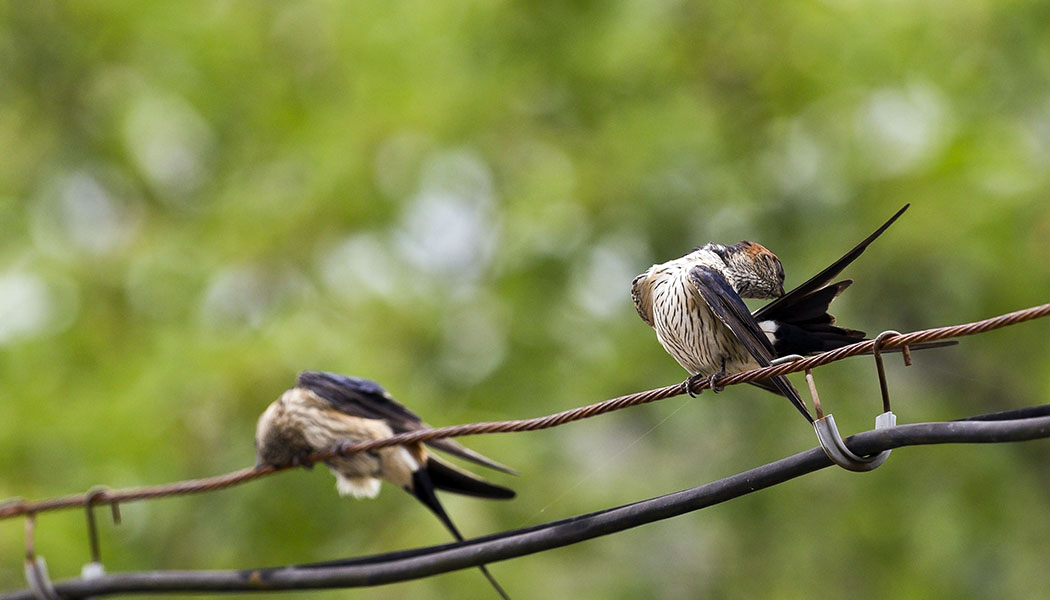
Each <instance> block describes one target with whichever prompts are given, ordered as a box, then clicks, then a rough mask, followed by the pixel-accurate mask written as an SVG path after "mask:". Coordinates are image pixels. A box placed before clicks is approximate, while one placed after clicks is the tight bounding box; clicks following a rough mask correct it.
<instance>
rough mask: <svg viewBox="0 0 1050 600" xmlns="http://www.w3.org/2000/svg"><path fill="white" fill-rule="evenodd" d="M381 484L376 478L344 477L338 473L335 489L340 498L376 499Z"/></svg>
mask: <svg viewBox="0 0 1050 600" xmlns="http://www.w3.org/2000/svg"><path fill="white" fill-rule="evenodd" d="M380 483H381V482H380V481H379V480H378V479H376V478H375V477H344V476H342V475H340V474H338V473H336V475H335V489H336V490H338V491H339V495H340V496H353V497H354V498H358V499H361V498H375V497H376V496H378V495H379V484H380Z"/></svg>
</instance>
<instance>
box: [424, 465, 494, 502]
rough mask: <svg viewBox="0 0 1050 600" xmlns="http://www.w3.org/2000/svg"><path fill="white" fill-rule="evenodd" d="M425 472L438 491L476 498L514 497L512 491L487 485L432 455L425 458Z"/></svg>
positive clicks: (482, 480) (491, 484) (478, 478)
mask: <svg viewBox="0 0 1050 600" xmlns="http://www.w3.org/2000/svg"><path fill="white" fill-rule="evenodd" d="M426 470H427V475H428V476H430V481H431V483H432V485H433V486H434V487H435V488H437V489H439V490H445V491H446V492H454V493H456V494H462V495H464V496H474V497H476V498H493V499H498V500H508V499H510V498H513V497H514V490H512V489H510V488H505V487H503V486H502V485H496V484H494V483H489V482H487V481H485V480H484V479H481V478H480V477H476V476H474V475H472V474H471V473H468V472H466V471H463V470H461V469H457V468H456V467H454V466H452V465H450V464H448V463H446V462H444V461H442V460H441V459H439V458H437V457H435V456H433V455H431V456H429V457H428V458H427V466H426Z"/></svg>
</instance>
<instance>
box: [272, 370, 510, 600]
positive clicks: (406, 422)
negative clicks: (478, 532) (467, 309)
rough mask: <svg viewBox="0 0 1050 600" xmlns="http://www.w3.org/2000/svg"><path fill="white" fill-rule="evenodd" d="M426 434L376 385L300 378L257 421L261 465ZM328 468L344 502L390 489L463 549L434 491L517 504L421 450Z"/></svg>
mask: <svg viewBox="0 0 1050 600" xmlns="http://www.w3.org/2000/svg"><path fill="white" fill-rule="evenodd" d="M426 427H428V426H427V424H426V423H424V422H423V421H422V420H421V419H420V418H419V416H417V415H416V414H415V413H413V412H412V411H410V410H409V409H408V408H406V407H405V406H404V405H402V404H401V403H399V402H398V401H396V400H394V398H393V397H392V396H390V394H389V393H387V391H386V390H385V389H383V387H382V386H380V385H379V384H378V383H376V382H374V381H371V380H368V379H361V378H357V377H349V376H346V375H338V374H335V373H324V372H319V371H303V372H302V373H300V374H299V378H298V381H297V385H296V387H294V388H292V389H290V390H288V391H287V392H285V393H284V394H283V395H282V396H281V397H280V398H278V399H277V400H275V401H274V402H273V403H272V404H270V406H269V407H267V409H266V411H265V412H263V414H262V416H260V417H259V423H258V425H257V427H256V434H255V447H256V464H257V465H273V466H286V465H289V464H299V463H300V462H301V461H302V459H304V458H305V457H306V456H307V455H309V454H311V453H313V452H317V451H319V450H324V449H326V448H331V447H333V446H336V445H338V444H341V443H343V442H356V441H365V440H375V439H382V438H386V437H390V436H391V435H394V434H396V433H403V432H407V431H415V430H419V429H423V428H426ZM427 445H428V446H431V447H433V448H435V449H438V450H442V451H444V452H448V453H449V454H452V455H455V456H458V457H460V458H463V459H466V460H469V461H472V462H475V463H477V464H479V465H483V466H486V467H489V468H491V469H496V470H498V471H503V472H505V473H514V471H513V470H512V469H510V468H508V467H506V466H504V465H501V464H500V463H498V462H496V461H493V460H490V459H488V458H486V457H484V456H482V455H481V454H478V453H477V452H474V451H473V450H470V449H468V448H466V447H464V446H462V445H460V444H458V443H457V442H455V441H453V440H451V439H442V440H434V441H431V442H427ZM325 464H326V465H327V466H328V468H329V469H330V470H331V471H332V473H333V474H334V475H335V478H336V489H337V490H338V491H339V494H340V495H349V496H353V497H355V498H374V497H375V496H376V495H377V494H378V493H379V488H380V483H381V481H382V480H386V481H389V482H391V483H393V484H394V485H397V486H398V487H401V488H402V489H404V490H405V491H407V492H408V493H410V494H412V495H413V496H415V497H416V499H418V500H419V501H420V502H422V503H423V504H424V505H425V506H426V507H427V508H429V509H430V510H431V511H432V512H433V513H434V514H435V515H437V517H438V519H440V520H441V522H442V523H443V524H444V525H445V527H447V528H448V530H449V531H450V532H451V533H452V535H453V537H455V538H456V540H459V541H462V540H463V536H462V534H460V532H459V529H458V528H457V527H456V526H455V525H454V524H453V523H452V520H451V518H449V516H448V513H446V512H445V509H444V508H443V507H442V506H441V503H440V502H439V501H438V498H437V495H436V494H435V490H444V491H449V492H454V493H457V494H463V495H466V496H476V497H480V498H493V499H510V498H513V497H514V491H513V490H511V489H508V488H505V487H503V486H500V485H496V484H494V483H490V482H488V481H485V480H483V479H481V478H480V477H478V476H476V475H474V474H473V473H470V472H468V471H465V470H463V469H460V468H458V467H456V466H454V465H452V464H450V463H448V462H446V461H444V460H442V459H441V458H439V457H437V456H436V455H434V454H432V453H430V452H428V451H427V450H426V449H425V448H424V445H423V444H421V443H416V444H409V445H404V446H391V447H388V448H379V449H377V450H372V451H369V452H361V453H357V454H352V455H350V456H337V457H335V458H331V459H328V460H326V461H325ZM479 568H480V569H481V571H482V573H484V575H485V577H486V578H488V580H489V581H490V582H491V583H492V586H493V587H494V588H495V589H496V591H497V592H498V593H499V594H500V596H501V597H503V598H507V594H506V592H504V590H503V588H502V587H500V585H499V583H497V582H496V580H495V579H494V578H493V576H492V574H491V573H489V570H488V569H487V568H486V567H485V566H484V565H482V566H481V567H479Z"/></svg>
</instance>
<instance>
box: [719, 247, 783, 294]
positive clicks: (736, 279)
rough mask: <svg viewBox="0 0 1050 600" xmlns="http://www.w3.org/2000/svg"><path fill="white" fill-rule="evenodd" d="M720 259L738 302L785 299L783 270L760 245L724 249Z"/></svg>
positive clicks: (777, 260)
mask: <svg viewBox="0 0 1050 600" xmlns="http://www.w3.org/2000/svg"><path fill="white" fill-rule="evenodd" d="M723 259H724V260H725V263H726V267H727V271H728V274H729V276H730V277H731V278H732V279H733V287H734V288H735V289H736V292H737V294H740V297H741V298H759V299H764V300H770V299H773V298H779V297H780V296H783V295H784V266H783V265H781V264H780V259H779V258H777V256H776V255H775V254H773V253H772V252H770V251H769V250H767V249H766V248H765V247H764V246H762V245H761V244H756V243H754V242H748V241H743V242H739V243H737V244H733V245H732V246H727V247H726V252H725V253H724V254H723Z"/></svg>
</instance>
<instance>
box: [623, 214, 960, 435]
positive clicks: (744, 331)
mask: <svg viewBox="0 0 1050 600" xmlns="http://www.w3.org/2000/svg"><path fill="white" fill-rule="evenodd" d="M908 206H909V205H907V204H906V205H904V207H903V208H901V209H900V210H899V211H897V213H896V214H895V215H893V216H892V217H890V219H889V220H888V221H886V222H885V223H884V224H883V225H882V227H879V228H878V229H877V230H875V232H874V233H872V234H871V235H869V236H868V237H867V238H865V239H864V241H862V242H861V243H859V244H857V245H856V246H855V247H854V248H853V249H852V250H850V251H849V252H847V253H846V254H845V255H843V256H842V257H841V258H839V259H838V260H836V261H835V262H833V263H832V264H831V265H830V266H828V267H827V268H826V269H824V270H823V271H821V272H820V273H817V274H816V275H814V276H813V277H812V278H811V279H810V280H809V281H806V282H805V283H803V284H802V285H800V286H798V287H797V288H795V289H793V290H791V291H790V292H787V293H784V267H783V265H781V264H780V259H778V258H777V257H776V255H774V254H773V253H772V252H770V251H769V250H767V249H766V248H765V247H763V246H760V245H759V244H756V243H754V242H748V241H743V242H739V243H737V244H733V245H731V246H725V245H722V244H715V243H709V244H707V245H704V246H700V247H698V248H695V249H694V250H693V251H692V252H690V253H689V254H686V255H685V256H683V257H681V258H677V259H675V260H671V261H668V262H665V263H662V264H658V265H653V266H652V267H650V268H649V270H647V271H646V272H645V273H642V274H641V275H638V276H637V277H635V278H634V281H633V282H632V284H631V296H632V297H633V298H634V306H635V308H636V309H637V310H638V315H639V316H641V318H642V320H643V321H645V322H646V323H647V324H649V325H650V326H651V327H653V329H655V330H656V337H657V339H658V340H660V344H661V345H663V347H664V349H665V350H667V352H668V353H669V354H670V355H671V356H673V357H674V359H675V360H677V361H678V363H679V364H680V365H682V366H683V367H685V369H686V370H687V371H689V373H691V374H692V375H693V377H691V378H690V380H689V384H691V383H693V382H694V381H695V380H697V379H700V378H708V379H709V387H710V388H711V389H712V390H714V391H718V389H719V388H718V379H719V378H720V377H721V376H724V375H725V374H727V373H736V372H740V371H746V370H750V369H756V368H758V367H765V366H768V365H769V364H770V361H772V360H774V359H776V358H779V357H782V356H788V355H792V354H801V355H806V354H815V353H818V352H824V351H827V350H833V349H835V348H838V347H841V346H845V345H848V344H852V343H855V342H859V341H861V340H863V339H864V332H862V331H856V330H853V329H846V328H843V327H838V326H836V325H835V317H833V316H832V315H830V314H828V306H829V305H830V304H831V301H832V300H834V299H835V298H836V297H837V296H838V295H839V294H841V293H842V291H843V290H845V289H846V288H847V287H849V285H850V284H851V283H853V282H852V281H851V280H849V279H846V280H843V281H839V282H836V283H830V282H831V280H832V279H834V278H835V277H836V276H837V275H838V274H839V273H840V272H841V271H842V270H843V269H845V268H846V266H847V265H849V264H850V263H851V262H853V261H854V260H856V259H857V257H858V256H860V255H861V253H863V252H864V250H865V249H866V248H867V247H868V246H869V245H870V244H871V243H872V242H874V241H875V239H876V238H878V237H879V236H880V235H882V233H883V232H884V231H886V229H887V228H888V227H889V226H890V225H892V224H893V222H894V221H896V220H897V218H898V217H900V216H901V214H902V213H904V211H905V210H907V209H908ZM741 298H758V299H774V300H773V302H770V303H769V304H767V305H765V306H763V307H762V308H760V309H758V310H757V311H755V312H754V313H752V312H751V311H750V310H748V308H747V306H746V305H745V304H744V302H743V300H741ZM936 345H944V344H936ZM931 346H933V344H927V345H926V347H931ZM919 347H922V346H918V345H917V346H915V348H919ZM753 383H754V384H755V385H758V386H759V387H762V388H764V389H767V390H769V391H771V392H774V393H777V394H780V395H783V396H785V397H787V398H788V399H789V400H790V401H791V403H792V404H794V405H795V408H797V409H798V410H799V412H801V413H802V415H803V416H804V417H805V418H806V419H807V420H808V421H810V422H813V417H812V416H810V414H809V411H808V410H807V409H806V406H805V404H803V402H802V399H801V398H800V397H799V394H798V391H797V390H795V388H794V387H793V386H792V385H791V383H790V382H789V381H788V380H787V378H786V377H784V376H779V377H771V378H769V379H765V380H758V381H755V382H753Z"/></svg>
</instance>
